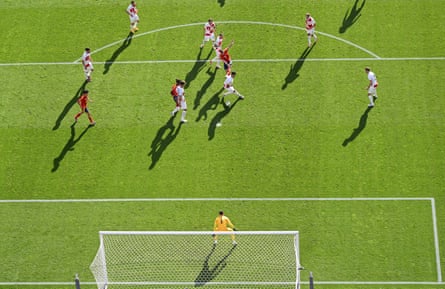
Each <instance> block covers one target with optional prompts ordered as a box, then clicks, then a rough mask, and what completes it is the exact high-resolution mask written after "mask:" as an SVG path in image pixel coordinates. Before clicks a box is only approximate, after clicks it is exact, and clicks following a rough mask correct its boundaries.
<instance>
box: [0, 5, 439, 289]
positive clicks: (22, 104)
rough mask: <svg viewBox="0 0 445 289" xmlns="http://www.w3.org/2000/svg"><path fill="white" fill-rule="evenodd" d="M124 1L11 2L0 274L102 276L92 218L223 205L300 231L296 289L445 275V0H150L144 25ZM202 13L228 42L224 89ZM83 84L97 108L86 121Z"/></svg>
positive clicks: (241, 217) (1, 147) (421, 282)
mask: <svg viewBox="0 0 445 289" xmlns="http://www.w3.org/2000/svg"><path fill="white" fill-rule="evenodd" d="M129 2H130V1H121V0H119V1H116V0H95V1H92V0H76V1H73V0H58V1H56V0H35V1H29V0H15V1H12V0H3V1H0V19H1V20H0V28H1V31H2V32H1V33H2V36H3V37H2V45H1V50H0V51H1V53H0V74H1V76H2V77H1V79H2V90H1V92H0V153H1V156H2V157H1V158H0V194H1V195H0V237H1V239H0V240H1V245H0V256H1V260H2V261H1V262H0V289H3V288H8V289H9V288H17V289H24V288H63V289H65V288H74V281H73V280H74V275H75V274H76V273H78V274H79V276H80V279H81V282H82V284H81V285H82V288H96V286H95V283H94V277H93V275H92V273H91V272H90V271H89V265H90V264H91V261H92V260H93V258H94V256H95V254H96V252H97V249H98V246H99V235H98V232H99V231H210V230H212V228H213V227H212V225H213V220H214V218H215V217H216V215H217V213H218V211H219V210H224V211H225V212H226V214H227V215H228V216H229V217H230V218H231V220H232V221H233V222H234V223H235V225H236V226H237V228H238V229H239V230H242V231H299V232H300V233H299V234H300V239H299V245H300V258H301V260H300V261H301V263H302V264H303V266H304V267H305V270H303V271H301V280H302V282H303V284H302V287H301V288H309V284H308V278H309V272H312V273H313V274H314V278H315V288H317V289H331V288H332V289H339V288H345V289H353V288H354V289H356V288H364V289H377V288H379V289H411V288H426V289H430V288H431V289H436V288H445V282H444V280H443V273H444V267H445V253H444V251H443V250H444V248H445V237H444V234H445V233H444V224H445V189H444V187H445V181H444V179H445V149H444V148H445V133H444V131H445V99H444V95H445V82H444V81H443V80H442V79H443V74H444V72H445V54H444V51H445V42H444V41H443V40H442V33H443V23H445V14H444V12H445V1H442V0H311V1H309V0H304V1H303V0H277V1H272V0H184V1H178V0H156V1H148V0H140V1H137V5H138V8H139V14H140V17H141V22H140V24H139V31H138V32H137V33H136V34H134V35H133V36H131V37H129V36H130V35H129V20H128V16H127V15H126V14H125V9H126V8H127V6H128V4H129ZM306 12H311V14H312V16H313V17H314V18H315V20H316V21H317V26H316V34H317V36H318V41H317V43H316V44H314V45H313V46H312V47H310V48H308V45H307V36H306V33H305V29H304V16H305V14H306ZM208 18H213V19H214V21H215V23H216V25H217V33H224V36H225V39H224V43H223V46H224V47H226V46H228V45H229V43H230V41H231V40H232V39H233V40H234V45H233V47H232V48H231V49H230V54H231V56H232V59H233V68H232V69H233V71H236V72H237V76H236V78H235V82H234V86H235V87H236V89H237V90H238V91H239V92H240V93H241V94H243V95H244V97H245V99H244V100H238V99H237V97H236V96H235V95H228V96H226V97H225V100H226V101H227V100H228V101H230V102H231V105H230V107H226V106H224V105H223V103H222V96H223V93H224V90H223V88H222V86H223V82H224V79H225V77H224V71H223V70H222V69H219V70H217V69H215V65H214V64H213V65H210V63H209V61H210V60H211V59H212V58H213V57H214V56H215V52H214V51H213V49H212V48H211V44H210V43H206V45H205V46H204V48H202V49H200V47H199V46H200V44H201V42H202V38H203V26H204V24H205V22H207V19H208ZM86 47H89V48H91V52H92V54H91V55H92V58H93V63H94V68H95V70H94V72H93V74H92V82H90V83H86V82H85V81H84V75H83V70H82V64H81V55H82V53H83V51H84V49H85V48H86ZM367 66H368V67H371V69H372V71H374V72H375V73H376V75H377V78H378V81H379V87H378V95H379V97H378V99H377V100H376V105H375V107H374V108H368V103H369V100H368V97H367V95H366V94H367V91H366V89H365V87H366V86H367V85H368V82H369V81H368V79H367V75H366V74H365V71H364V68H365V67H367ZM176 78H181V79H184V80H186V82H187V84H186V87H185V93H186V94H185V95H186V99H187V105H188V110H187V120H188V122H187V123H184V124H182V123H180V115H177V116H176V117H171V114H170V113H171V111H172V110H173V108H174V102H173V101H172V99H171V96H170V88H171V86H172V84H173V83H174V81H175V79H176ZM84 89H88V90H89V93H90V97H91V99H92V101H91V102H90V103H89V109H90V111H91V113H92V115H93V117H94V118H95V120H96V122H97V124H96V125H95V126H89V125H88V119H87V117H86V116H85V115H82V116H81V117H80V119H79V121H78V122H77V123H74V115H75V114H76V113H78V112H79V106H78V105H77V103H76V101H77V98H78V97H79V96H80V93H81V92H82V90H84ZM239 248H242V244H240V245H239ZM203 250H205V249H203ZM240 250H241V249H240ZM235 254H236V252H235V253H234V256H233V257H234V259H235V258H236V255H235ZM258 254H261V252H258ZM227 266H230V262H229V261H228V263H227ZM252 266H254V264H252ZM189 273H190V274H191V276H193V274H194V272H189ZM198 273H199V272H197V273H196V274H198ZM239 273H240V274H242V272H239ZM168 274H169V273H168V270H166V273H165V279H166V280H165V281H166V282H168V280H169V275H168ZM171 278H173V277H171ZM217 278H218V280H222V281H223V282H230V280H227V279H224V278H225V277H224V270H222V271H221V272H220V273H219V275H218V276H217ZM273 279H274V277H273V276H271V280H273ZM227 284H229V283H227ZM227 286H228V288H237V287H236V285H233V284H230V286H229V285H227ZM189 287H192V286H189ZM200 287H203V288H213V287H211V286H207V285H204V286H200ZM137 288H166V287H165V286H164V287H162V286H160V287H153V286H147V287H143V286H139V287H137ZM176 288H178V287H176ZM218 288H222V287H221V286H220V287H218ZM224 288H226V287H224ZM261 288H264V287H261ZM270 288H271V287H270ZM273 288H274V289H275V288H277V287H273ZM278 288H279V287H278ZM283 288H292V286H291V287H283ZM110 289H112V286H110ZM189 289H190V288H189ZM226 289H227V288H226Z"/></svg>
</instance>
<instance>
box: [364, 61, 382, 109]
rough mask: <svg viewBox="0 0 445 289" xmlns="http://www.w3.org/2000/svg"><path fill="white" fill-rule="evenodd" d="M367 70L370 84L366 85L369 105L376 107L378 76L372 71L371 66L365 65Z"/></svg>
mask: <svg viewBox="0 0 445 289" xmlns="http://www.w3.org/2000/svg"><path fill="white" fill-rule="evenodd" d="M365 72H366V74H367V75H368V80H369V84H368V86H367V87H366V90H367V91H368V98H369V105H368V107H374V105H375V104H374V101H375V100H376V99H377V86H379V83H378V81H377V77H376V75H375V73H374V72H372V71H371V68H369V67H365Z"/></svg>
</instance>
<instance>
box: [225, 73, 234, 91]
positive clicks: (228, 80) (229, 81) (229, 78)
mask: <svg viewBox="0 0 445 289" xmlns="http://www.w3.org/2000/svg"><path fill="white" fill-rule="evenodd" d="M230 87H233V77H232V75H231V74H229V75H228V76H226V80H225V81H224V88H230Z"/></svg>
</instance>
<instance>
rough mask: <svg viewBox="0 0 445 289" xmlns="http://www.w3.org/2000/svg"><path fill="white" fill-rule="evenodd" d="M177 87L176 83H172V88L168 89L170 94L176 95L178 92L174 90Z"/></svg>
mask: <svg viewBox="0 0 445 289" xmlns="http://www.w3.org/2000/svg"><path fill="white" fill-rule="evenodd" d="M177 87H178V85H177V84H176V83H175V84H173V86H172V90H171V91H170V94H171V95H172V96H178V92H177V91H176V88H177Z"/></svg>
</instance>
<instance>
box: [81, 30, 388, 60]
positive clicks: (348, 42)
mask: <svg viewBox="0 0 445 289" xmlns="http://www.w3.org/2000/svg"><path fill="white" fill-rule="evenodd" d="M216 23H218V24H252V25H268V26H277V27H284V28H289V29H295V30H302V31H306V29H305V28H303V27H299V26H293V25H288V24H280V23H272V22H261V21H218V22H216ZM204 24H205V22H196V23H188V24H181V25H174V26H169V27H163V28H158V29H154V30H150V31H147V32H142V33H139V34H137V35H134V36H133V38H138V37H142V36H146V35H149V34H153V33H157V32H162V31H167V30H172V29H178V28H185V27H190V26H198V25H204ZM317 34H320V35H323V36H326V37H329V38H332V39H334V40H337V41H340V42H343V43H345V44H347V45H350V46H353V47H355V48H357V49H359V50H362V51H363V52H365V53H367V54H369V55H370V56H372V57H374V58H376V59H380V56H378V55H377V54H375V53H374V52H372V51H370V50H368V49H366V48H364V47H362V46H359V45H357V44H355V43H353V42H351V41H349V40H346V39H343V38H340V37H337V36H335V35H332V34H329V33H324V32H320V31H317ZM124 40H125V39H121V40H118V41H115V42H112V43H110V44H107V45H105V46H102V47H100V48H98V49H96V50H94V51H92V52H91V54H95V53H98V52H100V51H102V50H105V49H107V48H110V47H113V46H115V45H117V44H120V43H122V41H124ZM80 60H81V58H79V59H76V60H75V61H74V63H78V62H79V61H80Z"/></svg>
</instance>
